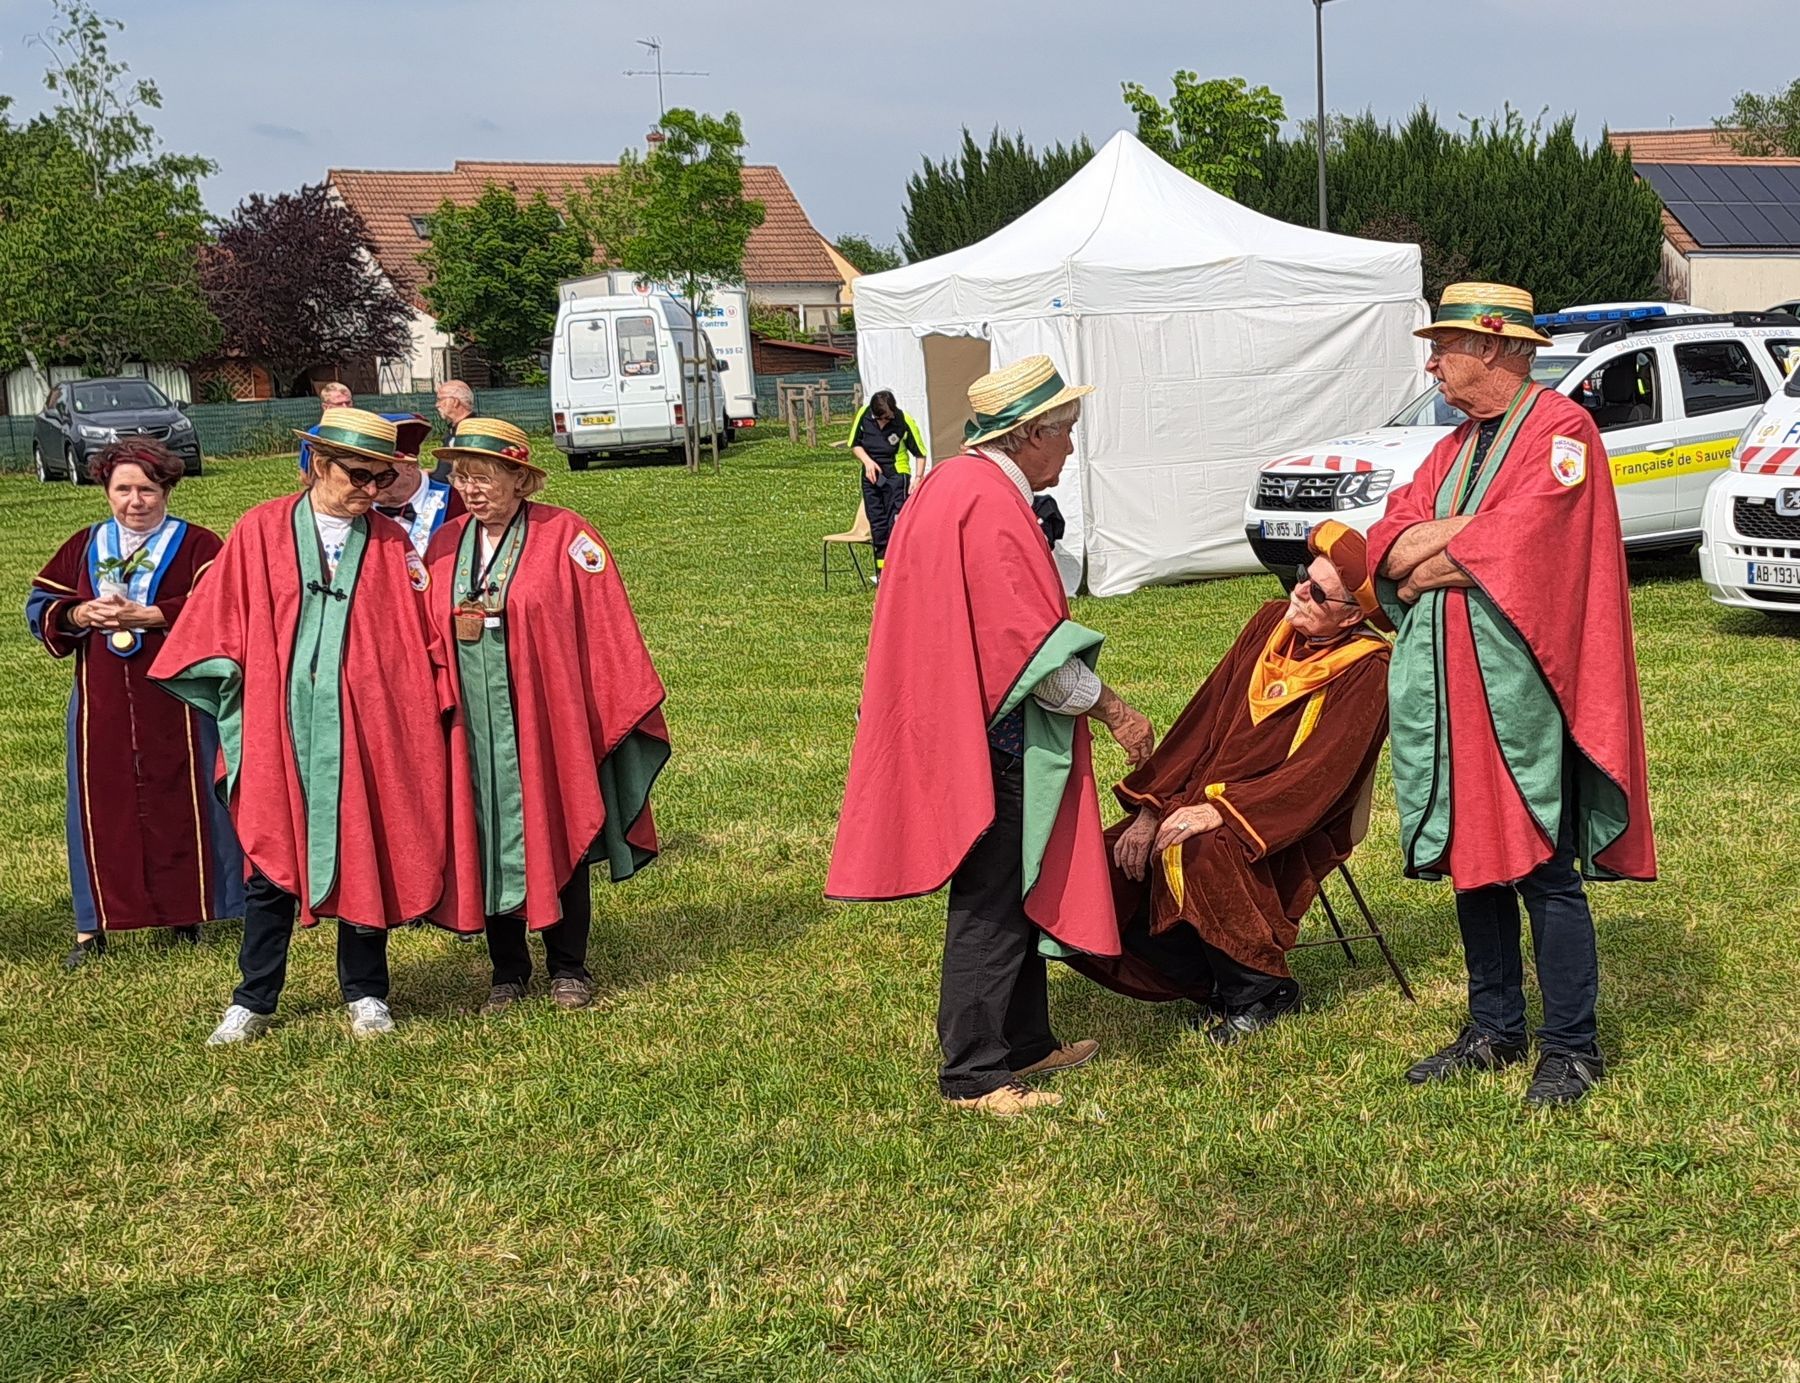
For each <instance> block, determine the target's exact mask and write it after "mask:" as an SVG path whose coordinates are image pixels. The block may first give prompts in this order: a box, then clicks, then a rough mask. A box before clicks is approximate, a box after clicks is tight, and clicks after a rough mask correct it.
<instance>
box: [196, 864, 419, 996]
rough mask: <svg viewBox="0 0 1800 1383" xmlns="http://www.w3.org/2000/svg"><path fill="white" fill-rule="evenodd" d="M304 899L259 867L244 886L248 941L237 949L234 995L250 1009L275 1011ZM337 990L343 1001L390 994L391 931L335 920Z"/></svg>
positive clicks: (245, 922)
mask: <svg viewBox="0 0 1800 1383" xmlns="http://www.w3.org/2000/svg"><path fill="white" fill-rule="evenodd" d="M299 904H300V900H299V899H298V898H296V897H294V895H293V894H291V893H284V892H283V891H282V890H281V889H279V888H277V887H276V886H275V885H274V884H272V883H270V882H269V881H268V879H266V878H264V877H263V875H262V874H261V873H260V872H253V873H252V874H251V875H250V881H249V883H247V884H246V885H245V886H244V940H243V944H242V945H241V946H239V948H238V969H239V970H240V971H241V972H242V973H243V977H244V978H243V982H242V983H240V984H239V985H238V987H237V990H236V992H234V993H233V994H232V996H231V1002H232V1003H234V1004H241V1005H243V1007H245V1008H247V1009H249V1010H250V1011H251V1012H252V1013H273V1012H275V1005H276V1003H277V1002H278V1001H279V1000H280V998H281V991H282V988H283V986H285V985H286V984H287V962H288V943H289V942H291V941H292V940H293V939H294V915H295V911H296V909H297V908H298V907H299ZM337 928H338V935H337V973H338V989H339V991H340V992H341V993H342V994H343V996H344V1002H345V1003H347V1004H348V1003H353V1002H354V1001H356V1000H357V999H386V998H387V996H388V961H387V943H388V934H387V932H386V931H385V930H384V929H383V928H380V927H357V926H352V925H351V924H350V923H348V922H344V921H341V920H340V921H339V922H338V924H337Z"/></svg>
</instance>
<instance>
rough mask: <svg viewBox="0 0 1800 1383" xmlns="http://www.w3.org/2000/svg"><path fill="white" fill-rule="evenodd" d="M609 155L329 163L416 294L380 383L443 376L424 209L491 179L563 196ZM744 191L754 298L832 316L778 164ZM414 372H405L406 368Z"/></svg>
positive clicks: (476, 192) (802, 215) (747, 176)
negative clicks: (404, 354) (754, 221)
mask: <svg viewBox="0 0 1800 1383" xmlns="http://www.w3.org/2000/svg"><path fill="white" fill-rule="evenodd" d="M616 168H617V165H616V164H608V163H483V162H477V161H471V160H458V162H457V163H456V165H455V166H454V167H452V168H450V169H448V170H445V171H423V172H421V171H412V170H399V171H394V170H377V169H367V168H334V169H332V170H331V171H330V173H329V174H328V175H327V182H328V183H329V185H330V186H331V187H332V189H333V190H334V191H336V193H337V195H338V196H339V197H340V198H342V199H343V201H344V203H345V204H346V205H347V206H349V207H350V208H351V209H352V210H353V211H355V212H356V213H357V215H359V216H360V217H361V218H362V220H363V223H364V224H365V225H366V226H367V227H368V231H369V238H370V240H371V241H372V242H373V244H374V249H375V257H376V259H377V260H378V261H380V264H381V268H382V270H383V272H384V273H386V274H387V276H388V277H389V278H390V279H391V280H393V282H394V284H395V285H396V286H397V287H399V288H400V290H401V291H402V292H404V293H405V294H407V295H408V296H409V297H410V298H411V299H412V302H413V308H414V322H413V354H412V360H411V362H410V364H407V363H403V362H397V361H396V362H384V363H383V365H382V387H383V388H384V390H385V389H387V388H390V387H400V388H404V387H411V386H412V385H413V384H414V383H418V384H421V385H422V384H423V381H424V380H425V379H427V378H429V379H430V380H431V381H432V382H433V383H434V384H435V383H439V382H441V381H442V380H443V379H444V378H446V377H448V372H449V369H450V366H449V363H448V357H449V347H450V346H451V344H452V343H451V342H450V341H449V339H448V338H447V337H445V335H444V334H443V333H442V332H440V331H438V329H437V324H436V323H435V322H434V321H433V320H432V318H431V315H430V313H429V311H428V310H427V309H426V307H425V304H424V300H423V299H422V298H420V296H419V289H420V288H421V287H422V286H423V284H424V281H425V270H424V268H423V266H422V265H421V264H420V263H419V255H420V253H421V252H422V251H423V250H424V249H425V246H426V243H427V242H426V238H425V237H426V235H427V233H428V231H427V218H429V217H430V215H431V214H432V213H433V212H434V211H436V210H437V209H438V208H439V207H440V206H442V205H443V204H444V203H445V202H446V201H449V202H451V203H453V204H455V205H457V206H470V205H473V203H474V202H475V201H476V199H477V198H479V197H480V196H481V194H482V192H483V191H484V190H485V189H486V188H487V186H488V185H489V184H490V183H492V184H495V185H497V186H500V187H504V188H507V189H509V190H511V191H513V192H515V193H517V194H518V195H519V196H520V197H525V198H529V197H531V196H532V195H534V194H535V193H538V192H542V193H544V194H545V195H546V196H547V197H548V198H549V199H550V200H551V201H552V202H553V203H559V202H560V201H561V200H562V198H563V195H564V193H565V192H566V191H567V190H568V189H569V188H571V187H575V188H580V187H582V186H583V185H584V184H585V183H586V182H587V180H588V179H589V178H595V177H599V178H604V177H606V176H607V175H608V174H610V173H612V172H614V171H615V170H616ZM744 195H745V196H746V197H749V198H751V199H753V200H755V201H759V202H761V203H762V204H763V223H762V225H760V226H758V227H757V228H756V229H755V230H754V231H752V232H751V234H750V243H749V246H748V248H747V250H746V253H745V256H744V276H745V279H746V281H747V285H748V287H749V289H750V293H751V296H752V297H754V298H756V299H757V300H758V301H760V302H766V303H769V304H772V305H776V306H783V307H790V308H792V309H794V311H795V314H796V316H797V317H798V318H799V319H800V320H801V321H804V322H806V323H808V324H809V325H814V324H816V325H835V324H836V321H837V314H838V303H839V298H840V295H841V294H842V293H843V290H844V279H843V276H842V274H841V273H840V271H839V270H838V268H837V266H836V265H835V264H834V263H833V256H832V254H831V252H830V248H829V246H828V245H827V244H826V241H825V238H824V237H823V236H822V235H820V234H819V232H818V231H817V230H816V229H814V227H813V224H812V222H811V221H810V220H808V219H807V215H806V212H805V210H804V209H803V208H802V207H801V205H800V203H799V200H798V199H797V198H796V197H795V196H794V191H793V189H792V188H791V187H789V186H788V182H787V179H786V178H784V177H783V176H782V175H781V170H780V169H779V168H774V167H771V166H769V165H766V164H756V165H750V166H746V167H745V169H744ZM409 370H410V378H408V379H405V380H403V379H402V378H401V377H402V376H403V375H406V374H408V371H409Z"/></svg>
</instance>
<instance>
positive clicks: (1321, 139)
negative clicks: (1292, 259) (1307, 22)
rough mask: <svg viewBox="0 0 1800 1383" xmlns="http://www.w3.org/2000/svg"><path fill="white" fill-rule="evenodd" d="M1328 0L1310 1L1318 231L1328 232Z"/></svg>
mask: <svg viewBox="0 0 1800 1383" xmlns="http://www.w3.org/2000/svg"><path fill="white" fill-rule="evenodd" d="M1328 3H1330V0H1312V5H1313V36H1314V42H1315V47H1316V51H1317V53H1318V57H1319V125H1318V129H1317V131H1316V133H1317V135H1318V144H1319V229H1320V230H1329V229H1331V228H1330V226H1328V225H1327V224H1326V219H1327V218H1326V213H1325V6H1326V5H1327V4H1328Z"/></svg>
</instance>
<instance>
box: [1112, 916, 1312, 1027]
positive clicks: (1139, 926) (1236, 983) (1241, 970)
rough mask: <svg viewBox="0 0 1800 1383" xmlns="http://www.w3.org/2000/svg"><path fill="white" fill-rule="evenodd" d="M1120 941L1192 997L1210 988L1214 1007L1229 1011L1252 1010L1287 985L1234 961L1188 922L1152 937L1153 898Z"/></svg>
mask: <svg viewBox="0 0 1800 1383" xmlns="http://www.w3.org/2000/svg"><path fill="white" fill-rule="evenodd" d="M1119 941H1120V943H1121V944H1122V945H1123V946H1124V947H1125V949H1126V950H1127V951H1129V952H1131V954H1132V955H1134V956H1136V957H1138V959H1140V960H1142V961H1144V962H1145V963H1146V964H1148V965H1151V966H1153V967H1154V968H1155V969H1156V971H1157V973H1158V974H1160V975H1163V976H1164V977H1166V978H1167V979H1168V981H1169V983H1170V984H1171V985H1172V986H1174V987H1177V988H1180V989H1183V990H1186V991H1187V992H1188V993H1190V994H1198V993H1205V992H1207V991H1209V990H1210V991H1211V993H1212V998H1213V1003H1214V1004H1216V1005H1218V1006H1220V1007H1222V1008H1225V1009H1227V1010H1229V1009H1237V1008H1247V1007H1248V1006H1249V1005H1251V1004H1254V1003H1256V1002H1257V1001H1258V1000H1259V999H1266V998H1268V997H1269V995H1271V994H1273V993H1274V992H1275V991H1276V990H1277V989H1279V988H1280V987H1281V986H1282V985H1283V984H1286V983H1288V981H1286V980H1284V979H1283V978H1282V977H1281V976H1280V975H1267V974H1264V973H1263V972H1262V971H1261V970H1252V969H1251V968H1250V967H1249V966H1248V965H1245V964H1243V963H1242V962H1240V961H1236V960H1233V959H1232V958H1231V957H1230V956H1228V955H1226V954H1225V953H1224V952H1223V951H1221V950H1220V949H1219V948H1218V947H1217V946H1214V945H1213V944H1212V943H1211V942H1210V941H1208V940H1207V939H1206V938H1205V937H1203V936H1201V935H1200V933H1199V932H1197V931H1195V930H1194V928H1193V927H1191V926H1189V925H1188V924H1187V923H1186V922H1177V923H1176V924H1175V925H1174V926H1172V927H1170V928H1169V929H1168V930H1167V931H1164V932H1159V933H1158V934H1157V935H1155V936H1152V935H1150V903H1149V900H1148V898H1146V899H1145V901H1144V905H1143V907H1141V908H1140V909H1139V910H1138V913H1137V915H1136V916H1135V917H1133V918H1132V919H1131V921H1130V922H1129V923H1128V924H1127V925H1126V927H1125V930H1124V931H1123V932H1121V933H1120V935H1119Z"/></svg>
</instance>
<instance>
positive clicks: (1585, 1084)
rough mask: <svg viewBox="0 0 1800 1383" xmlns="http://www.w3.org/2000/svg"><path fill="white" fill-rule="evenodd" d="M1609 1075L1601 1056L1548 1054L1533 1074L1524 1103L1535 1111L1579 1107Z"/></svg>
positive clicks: (1584, 1053) (1542, 1057)
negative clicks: (1605, 1076) (1560, 1107)
mask: <svg viewBox="0 0 1800 1383" xmlns="http://www.w3.org/2000/svg"><path fill="white" fill-rule="evenodd" d="M1605 1074H1606V1058H1605V1057H1603V1056H1601V1055H1600V1053H1598V1052H1545V1053H1544V1054H1543V1055H1542V1056H1540V1057H1539V1058H1538V1064H1537V1070H1535V1071H1533V1072H1532V1073H1531V1089H1529V1090H1527V1091H1526V1092H1525V1103H1526V1104H1528V1105H1530V1106H1532V1107H1533V1108H1534V1109H1545V1108H1548V1107H1550V1106H1551V1105H1564V1104H1579V1103H1580V1102H1581V1101H1582V1100H1583V1099H1584V1098H1586V1096H1587V1092H1588V1091H1589V1090H1592V1089H1593V1088H1594V1083H1595V1082H1596V1081H1598V1080H1599V1079H1600V1077H1602V1076H1604V1075H1605Z"/></svg>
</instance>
